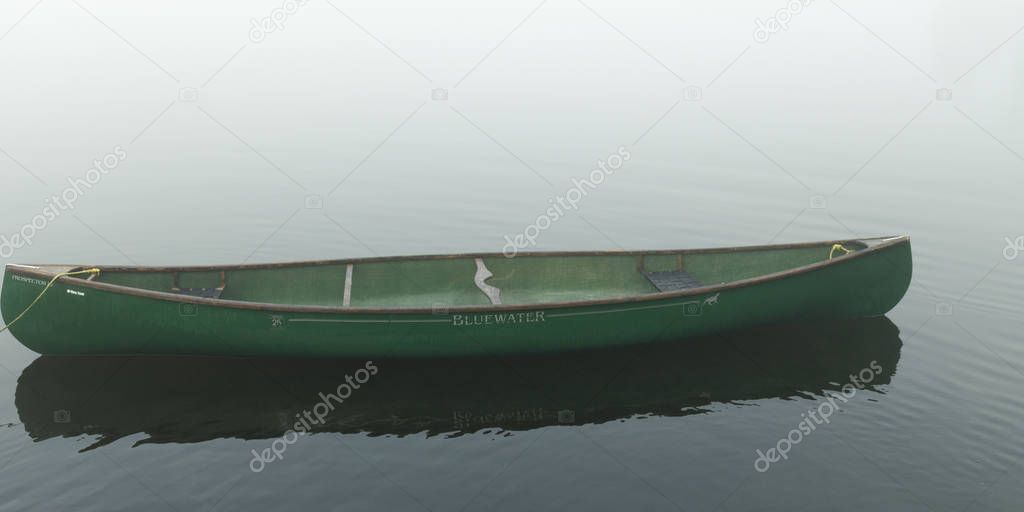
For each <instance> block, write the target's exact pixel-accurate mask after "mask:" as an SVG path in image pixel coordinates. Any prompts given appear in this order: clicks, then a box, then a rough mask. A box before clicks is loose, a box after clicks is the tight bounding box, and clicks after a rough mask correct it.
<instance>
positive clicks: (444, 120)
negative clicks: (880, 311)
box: [0, 0, 1024, 511]
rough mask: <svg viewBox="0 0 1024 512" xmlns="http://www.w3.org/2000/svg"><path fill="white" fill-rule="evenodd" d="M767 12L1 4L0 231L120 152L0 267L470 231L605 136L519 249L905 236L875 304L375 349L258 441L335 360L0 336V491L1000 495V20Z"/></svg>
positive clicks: (1004, 135)
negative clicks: (810, 320)
mask: <svg viewBox="0 0 1024 512" xmlns="http://www.w3.org/2000/svg"><path fill="white" fill-rule="evenodd" d="M785 7H786V3H785V2H772V1H759V2H740V3H730V5H729V6H724V5H723V6H717V5H712V4H707V3H703V4H700V3H686V2H684V3H682V4H667V3H659V2H644V3H641V4H636V3H622V2H610V1H606V0H594V1H586V2H583V3H581V2H578V1H567V0H551V1H548V2H543V3H540V5H538V4H537V3H516V4H512V3H510V4H507V5H501V6H492V7H486V8H485V7H482V6H479V5H476V4H472V3H466V4H462V3H446V4H444V5H439V6H436V7H426V6H423V5H420V4H415V3H409V4H402V3H393V4H387V5H383V4H379V3H367V4H355V3H351V2H344V3H343V2H339V1H337V0H332V2H327V1H326V0H311V1H310V2H308V3H305V4H304V5H302V6H301V7H299V8H298V9H297V10H295V12H293V13H290V14H289V13H284V14H282V13H283V11H278V9H281V8H282V3H281V2H276V1H262V0H261V1H257V2H245V3H243V2H232V3H221V4H219V5H217V6H210V5H208V4H207V3H205V2H198V1H195V2H180V3H176V4H175V5H174V6H167V7H166V9H168V10H166V11H161V12H154V11H151V9H152V8H151V7H148V6H144V5H141V4H136V3H128V2H104V1H89V2H85V1H82V2H65V1H60V0H52V1H51V0H44V1H43V2H36V1H35V0H12V1H8V2H4V3H3V5H0V69H3V72H2V73H3V74H2V77H3V78H2V79H0V119H2V122H0V150H2V151H0V173H2V177H3V187H4V190H5V191H6V192H7V193H6V194H5V195H4V200H3V201H2V202H0V213H2V215H0V235H3V236H5V237H8V239H9V238H10V237H11V235H12V234H14V233H17V232H19V231H21V230H22V229H23V227H24V226H25V225H26V223H31V222H32V220H33V217H34V216H36V215H37V214H40V213H41V212H43V211H44V208H46V207H47V206H48V204H49V203H48V201H51V200H50V199H48V198H51V197H52V196H54V195H58V196H59V195H62V194H65V193H67V190H68V187H69V182H68V179H69V178H71V179H83V178H85V177H86V175H87V170H88V169H89V166H90V165H92V162H93V160H95V159H100V160H102V159H103V158H104V156H105V155H108V154H112V153H114V152H116V151H119V150H121V151H124V154H125V157H124V158H123V159H122V160H120V161H119V162H117V164H116V165H115V166H114V167H113V168H112V169H110V170H108V172H107V173H106V174H104V175H102V178H100V180H99V181H98V182H97V183H96V184H95V185H92V186H89V187H85V188H82V187H81V186H80V190H79V191H78V192H80V193H79V194H77V195H78V196H79V197H77V198H76V199H75V200H74V209H73V210H67V211H63V210H62V211H61V214H60V215H59V216H56V217H55V218H53V219H51V220H49V221H47V223H46V225H45V226H44V227H42V228H41V229H38V230H34V231H35V232H34V233H33V236H32V238H31V245H25V246H24V247H17V248H14V250H13V251H10V252H13V253H12V254H8V252H9V251H7V250H6V249H5V250H3V253H2V254H0V256H3V262H4V263H14V262H22V263H39V262H73V263H82V264H90V263H96V264H154V265H157V264H202V263H238V262H243V261H249V262H257V261H286V260H301V259H319V258H344V257H358V256H370V255H397V254H422V253H444V252H466V251H500V250H501V248H502V246H503V245H504V243H505V241H504V237H505V236H506V235H509V236H515V235H516V234H517V233H520V232H522V231H523V230H524V229H525V228H526V227H527V226H528V225H530V224H532V223H533V222H535V221H536V219H537V216H538V215H541V214H542V213H543V212H544V211H545V209H546V208H547V207H548V205H549V204H550V201H551V200H552V199H553V198H555V197H556V196H559V195H564V194H565V193H566V191H568V190H569V189H570V187H572V186H573V181H572V180H573V179H574V178H575V179H582V178H584V177H586V176H587V175H588V174H589V171H590V170H591V169H593V168H594V167H595V165H596V163H597V162H598V161H599V160H604V159H606V158H607V157H608V156H610V155H612V154H613V153H615V152H616V151H618V150H619V149H620V148H622V149H624V150H626V151H628V152H629V154H630V155H631V157H630V159H629V160H628V161H627V162H625V164H624V165H623V166H622V168H621V169H620V170H618V171H616V172H615V173H614V174H613V175H612V176H610V177H608V178H607V179H606V180H605V182H604V183H602V184H601V185H600V186H599V187H598V188H597V189H595V190H592V191H590V192H589V193H588V195H587V196H586V197H585V198H584V199H582V201H580V203H579V209H578V211H574V212H572V213H571V214H569V215H567V216H565V217H564V218H562V219H559V220H558V221H557V222H556V223H554V224H553V225H552V226H551V227H550V229H547V230H544V231H543V232H541V233H540V235H539V236H538V238H537V246H536V249H538V250H559V249H614V248H626V249H648V248H678V247H705V246H733V245H747V244H763V243H769V242H790V241H807V240H817V239H832V238H847V237H855V236H877V235H889V234H903V233H906V234H909V235H911V237H912V239H913V244H914V264H915V268H914V280H913V283H912V285H911V287H910V290H909V292H908V294H907V296H906V297H905V298H904V300H903V301H902V302H901V303H900V305H899V306H897V308H896V309H894V310H893V311H892V312H891V313H890V314H889V315H888V316H887V317H886V318H879V319H870V320H862V321H856V322H845V323H836V324H808V325H791V326H779V327H770V328H762V329H757V330H753V331H747V332H741V333H735V334H733V335H730V336H723V337H716V338H703V339H696V340H688V341H684V342H679V343H676V344H669V345H664V346H649V347H641V348H638V349H633V350H616V351H606V352H595V353H587V354H576V355H566V356H559V357H545V358H527V359H500V360H494V359H490V360H487V359H485V360H461V361H383V360H382V361H374V362H373V364H375V365H376V367H377V368H378V370H379V371H378V373H377V375H374V376H373V377H372V378H371V379H370V381H369V382H367V383H366V384H363V385H362V386H361V387H360V389H358V390H356V391H355V392H354V393H353V395H352V396H351V397H350V398H349V399H346V400H345V401H344V403H342V404H341V405H338V406H336V407H335V408H334V410H332V411H330V412H329V414H327V415H325V416H323V421H322V422H320V423H319V424H317V425H316V426H315V427H314V428H313V429H312V430H313V432H312V433H311V434H309V435H306V436H302V437H300V438H298V440H296V441H295V442H294V444H290V445H287V448H286V451H284V452H283V453H282V456H283V458H282V459H281V460H276V461H274V462H272V463H269V464H266V465H265V467H263V468H262V471H260V472H258V473H255V472H253V471H251V470H250V465H251V462H252V459H253V454H252V453H253V450H255V451H256V452H257V453H258V452H260V451H262V450H265V449H268V448H271V447H272V446H275V444H274V442H275V440H277V439H280V438H281V436H282V435H284V434H285V432H286V431H287V430H288V429H289V428H291V426H292V425H293V424H294V422H295V418H296V415H297V414H298V415H300V416H301V415H302V414H304V413H305V412H306V411H314V408H315V407H316V406H317V404H318V402H320V401H321V398H320V393H327V392H330V391H332V390H334V389H335V388H336V387H337V386H338V384H340V383H342V382H344V381H345V380H344V379H345V376H346V375H354V374H355V372H356V371H357V370H358V369H360V368H363V367H364V364H366V361H362V360H359V361H347V360H346V361H301V360H287V361H264V360H245V359H201V358H190V359H179V358H148V359H147V358H113V359H90V358H52V357H39V356H38V355H37V354H34V353H32V352H30V351H28V350H27V349H25V348H23V347H22V346H21V345H20V344H19V343H18V342H17V341H16V340H14V339H13V338H12V337H11V336H10V335H8V334H0V365H2V368H0V509H2V510H97V511H99V510H103V511H107V510H139V509H143V508H146V509H149V510H165V509H166V510H271V509H284V508H289V509H298V508H308V509H318V510H319V509H324V510H435V511H440V510H564V509H586V510H615V509H626V510H697V511H713V510H723V511H724V510H787V511H793V510H870V509H876V510H921V511H926V510H930V511H940V510H942V511H945V510H951V511H962V510H972V511H1003V510H1019V509H1020V507H1021V504H1022V503H1024V490H1022V489H1024V488H1022V487H1021V486H1020V482H1021V480H1022V478H1024V427H1022V425H1024V398H1022V395H1021V393H1020V390H1021V389H1022V385H1024V340H1022V339H1021V334H1020V333H1021V331H1022V329H1024V313H1022V311H1024V286H1022V285H1024V255H1022V257H1020V258H1018V257H1016V256H1017V252H1018V250H1017V248H1016V247H1014V244H1013V242H1014V241H1015V240H1016V239H1017V237H1021V236H1024V224H1022V222H1021V219H1022V218H1024V206H1022V203H1021V192H1020V191H1021V190H1022V189H1024V157H1022V154H1024V127H1022V126H1021V123H1020V119H1022V118H1024V103H1022V101H1021V98H1022V93H1024V64H1022V63H1024V35H1021V32H1020V30H1019V29H1020V26H1021V24H1024V17H1022V15H1021V11H1020V9H1019V8H1018V6H1017V5H1016V4H1015V3H1013V2H1009V1H993V2H987V3H985V5H974V4H968V3H966V2H950V1H944V0H931V1H924V0H918V1H911V2H900V3H899V4H892V3H884V2H867V3H863V2H862V3H854V2H845V1H842V2H811V3H808V4H807V5H805V6H802V7H800V8H798V9H795V10H794V11H793V12H791V13H789V14H788V15H778V14H777V13H778V11H779V9H783V8H785ZM774 16H782V17H786V18H788V21H787V22H786V27H787V28H786V29H785V30H777V31H774V32H764V33H759V34H758V35H755V30H756V29H757V27H758V25H757V20H761V21H766V20H769V19H770V18H772V17H774ZM265 17H275V19H279V20H280V23H279V24H278V25H273V30H263V29H259V30H256V31H255V32H253V31H254V29H253V25H252V24H251V23H252V22H251V20H253V19H256V20H261V19H263V18H265ZM781 19H782V18H781V17H780V20H781ZM258 23H259V22H258V21H257V26H258ZM765 26H772V27H774V26H775V25H765ZM755 37H756V38H755ZM758 39H760V40H764V39H767V40H766V41H764V42H760V41H759V40H758ZM434 98H436V99H434ZM1021 245H1022V246H1024V243H1022V244H1021ZM1020 252H1024V247H1021V248H1020ZM835 292H836V293H837V294H842V293H844V290H836V291H835ZM865 368H868V369H871V368H877V370H874V369H871V370H870V373H871V374H873V376H872V377H871V379H870V380H871V382H870V383H869V384H867V385H866V386H864V388H863V389H860V390H857V391H856V392H855V393H854V394H853V396H852V397H848V398H846V397H844V398H845V399H840V400H837V399H836V398H835V396H836V394H837V393H838V392H841V391H842V389H843V386H844V385H845V384H848V383H849V382H850V379H851V375H854V374H858V373H860V372H861V370H863V369H865ZM830 397H831V401H830V399H829V398H830ZM830 407H831V408H834V409H835V412H834V413H833V414H831V415H830V416H829V421H828V423H825V424H822V425H820V426H817V428H816V429H815V430H813V431H812V432H810V433H808V434H807V435H806V436H801V438H800V442H799V443H796V444H793V445H792V446H789V448H790V449H789V452H788V453H787V458H785V459H783V460H778V461H775V462H773V463H771V464H770V465H769V467H768V470H767V471H764V472H760V471H757V470H756V469H755V459H757V457H758V455H757V452H758V450H761V451H762V452H765V451H767V450H769V449H770V448H773V447H777V446H781V445H780V440H781V439H783V438H784V437H785V436H787V434H789V433H790V431H791V430H793V429H797V428H798V425H799V424H800V423H801V422H803V421H805V418H806V414H807V413H808V411H812V410H813V411H824V410H828V409H829V408H830ZM314 412H315V411H314ZM783 444H785V443H783ZM276 446H282V443H281V442H280V441H278V443H277V445H276Z"/></svg>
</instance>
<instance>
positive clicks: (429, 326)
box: [0, 239, 912, 357]
mask: <svg viewBox="0 0 1024 512" xmlns="http://www.w3.org/2000/svg"><path fill="white" fill-rule="evenodd" d="M844 260H845V261H843V262H842V264H830V265H824V266H820V267H817V268H814V269H812V270H808V271H806V272H798V273H794V274H792V275H788V276H785V277H780V278H774V279H765V280H757V281H756V282H750V283H741V284H738V285H736V286H724V287H720V288H712V289H707V290H696V291H695V293H694V294H690V295H685V296H677V297H668V298H665V297H652V298H628V299H624V300H622V301H620V302H615V301H610V302H609V301H606V302H603V303H600V304H578V305H557V307H543V306H539V307H537V308H535V309H529V308H524V307H522V306H517V307H509V308H505V309H502V308H494V309H493V310H489V311H446V310H444V309H438V310H435V311H432V312H410V313H406V312H385V313H355V312H353V313H348V312H322V311H295V310H294V308H293V309H289V308H282V309H280V310H274V309H273V308H240V307H230V306H220V305H207V304H196V303H189V302H179V301H173V300H166V299H162V298H154V297H148V296H136V295H127V294H123V293H118V292H117V291H113V290H109V289H104V288H93V287H87V286H81V285H80V284H76V282H75V281H77V280H72V279H61V280H59V281H58V282H57V283H55V284H54V286H53V288H51V289H50V290H49V291H48V292H47V293H46V294H45V295H44V296H43V298H42V299H41V300H40V301H39V303H38V304H36V306H34V307H33V309H32V310H31V311H30V312H29V313H28V314H27V315H26V317H25V318H24V319H22V320H21V321H19V322H18V323H16V324H15V325H14V326H12V328H11V332H12V333H13V334H14V336H15V337H16V338H17V339H18V340H19V341H20V342H21V343H23V344H24V345H25V346H26V347H28V348H29V349H31V350H33V351H35V352H39V353H41V354H54V355H74V354H195V355H230V356H300V357H439V356H476V355H498V354H529V353H542V352H565V351H573V350H582V349H592V348H601V347H612V346H623V345H630V344H636V343H645V342H658V341H669V340H678V339H684V338H688V337H692V336H699V335H708V334H715V333H721V332H725V331H731V330H735V329H740V328H745V327H750V326H754V325H762V324H771V323H780V322H787V321H793V320H799V319H829V318H837V319H838V318H857V317H868V316H878V315H884V314H885V313H886V312H888V311H889V310H890V309H891V308H892V307H894V306H895V305H896V304H897V303H898V302H899V300H900V299H901V298H902V297H903V294H904V293H905V292H906V290H907V287H908V286H909V283H910V279H911V272H912V263H911V249H910V243H909V240H906V239H904V240H903V241H901V242H899V243H895V244H889V245H887V246H886V247H884V248H879V249H878V250H875V251H872V253H871V254H864V255H862V256H859V257H849V258H844ZM837 263H838V262H837ZM44 285H45V280H44V279H42V278H41V277H39V276H33V275H32V274H31V273H30V272H25V271H23V270H21V267H11V266H8V268H7V271H6V272H5V275H4V287H3V294H2V300H0V310H2V313H3V316H4V318H5V319H6V320H8V321H9V320H11V319H13V318H14V317H15V316H17V315H18V313H20V312H21V311H22V310H24V309H25V308H26V307H27V306H28V305H29V304H30V303H31V302H32V301H33V300H34V299H35V298H36V296H37V295H38V294H39V292H40V291H41V290H42V287H43V286H44Z"/></svg>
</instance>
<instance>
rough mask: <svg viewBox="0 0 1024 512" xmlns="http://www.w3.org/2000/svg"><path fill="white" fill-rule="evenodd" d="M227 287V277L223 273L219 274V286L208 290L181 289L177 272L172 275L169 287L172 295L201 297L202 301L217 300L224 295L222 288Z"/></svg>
mask: <svg viewBox="0 0 1024 512" xmlns="http://www.w3.org/2000/svg"><path fill="white" fill-rule="evenodd" d="M226 285H227V276H226V275H225V273H224V272H223V271H221V272H220V286H217V287H210V288H182V287H181V275H180V273H178V272H175V273H174V285H173V286H172V287H171V292H172V293H177V294H180V295H189V296H192V297H202V298H204V299H219V298H220V295H221V294H222V293H224V287H225V286H226Z"/></svg>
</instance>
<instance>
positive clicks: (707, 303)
mask: <svg viewBox="0 0 1024 512" xmlns="http://www.w3.org/2000/svg"><path fill="white" fill-rule="evenodd" d="M718 295H719V294H718V293H716V294H714V295H712V296H710V297H708V298H706V299H704V305H705V306H714V305H716V304H718Z"/></svg>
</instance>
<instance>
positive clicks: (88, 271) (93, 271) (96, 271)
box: [0, 268, 100, 332]
mask: <svg viewBox="0 0 1024 512" xmlns="http://www.w3.org/2000/svg"><path fill="white" fill-rule="evenodd" d="M99 273H100V269H98V268H89V269H85V270H76V271H74V272H61V273H59V274H57V275H55V276H53V279H50V282H49V283H48V284H47V285H46V288H43V291H41V292H39V295H38V296H37V297H36V300H34V301H32V303H31V304H29V305H28V307H27V308H25V311H22V312H21V314H19V315H18V316H16V317H14V320H11V321H10V323H8V324H7V325H5V326H4V327H3V329H0V332H4V331H6V330H7V329H8V328H9V327H10V326H12V325H14V322H17V321H18V320H21V317H23V316H25V313H28V310H30V309H32V306H35V305H36V303H37V302H39V299H41V298H43V294H44V293H46V291H47V290H49V289H50V287H52V286H53V283H56V282H57V280H58V279H60V278H62V277H64V276H78V275H82V274H96V275H99Z"/></svg>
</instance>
